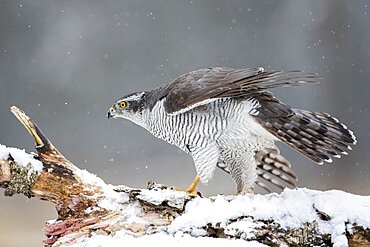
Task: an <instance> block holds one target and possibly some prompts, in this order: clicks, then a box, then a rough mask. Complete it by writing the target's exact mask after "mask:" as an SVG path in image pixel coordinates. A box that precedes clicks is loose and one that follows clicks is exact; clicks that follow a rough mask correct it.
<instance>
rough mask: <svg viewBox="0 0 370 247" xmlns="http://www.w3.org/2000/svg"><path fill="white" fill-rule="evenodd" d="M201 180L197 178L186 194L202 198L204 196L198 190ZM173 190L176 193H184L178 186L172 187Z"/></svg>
mask: <svg viewBox="0 0 370 247" xmlns="http://www.w3.org/2000/svg"><path fill="white" fill-rule="evenodd" d="M199 180H200V178H199V177H198V176H196V177H195V179H194V181H193V183H192V184H191V185H190V186H189V187H188V188H187V189H186V190H185V192H186V193H188V194H189V195H190V196H202V194H201V193H200V192H199V191H197V190H196V188H197V185H198V183H199ZM172 189H173V190H176V191H183V190H181V189H179V188H177V187H176V186H172Z"/></svg>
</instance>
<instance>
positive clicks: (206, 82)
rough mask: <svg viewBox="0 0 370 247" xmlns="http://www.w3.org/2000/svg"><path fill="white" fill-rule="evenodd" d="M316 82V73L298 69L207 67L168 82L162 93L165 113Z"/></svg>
mask: <svg viewBox="0 0 370 247" xmlns="http://www.w3.org/2000/svg"><path fill="white" fill-rule="evenodd" d="M315 82H318V78H317V76H316V74H313V73H304V72H302V71H289V72H281V71H264V70H263V68H246V69H232V68H220V67H216V68H208V69H200V70H197V71H193V72H190V73H188V74H185V75H182V76H180V77H178V78H177V79H175V80H174V81H173V82H171V84H170V86H169V88H168V93H167V95H166V102H165V103H164V106H165V109H166V111H167V112H168V113H176V112H182V111H184V110H185V111H186V110H189V109H192V108H193V107H195V106H197V105H199V104H202V102H205V103H206V102H208V101H207V100H212V99H218V98H235V97H250V96H254V95H257V94H259V93H261V92H263V91H264V90H266V89H271V88H276V87H288V86H297V85H300V84H302V83H315Z"/></svg>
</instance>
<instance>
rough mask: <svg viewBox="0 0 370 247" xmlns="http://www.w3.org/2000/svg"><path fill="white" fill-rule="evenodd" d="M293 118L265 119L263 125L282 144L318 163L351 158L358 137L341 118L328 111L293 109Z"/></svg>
mask: <svg viewBox="0 0 370 247" xmlns="http://www.w3.org/2000/svg"><path fill="white" fill-rule="evenodd" d="M293 113H294V114H292V115H291V116H289V117H280V118H279V117H278V118H273V119H265V120H264V121H265V122H263V123H262V124H263V126H264V127H265V128H266V129H267V130H268V131H269V132H270V133H272V134H273V135H275V136H276V137H277V138H279V139H280V140H281V141H282V142H284V143H286V144H287V145H289V146H290V147H292V148H294V149H295V150H297V151H298V152H301V153H302V154H304V155H305V156H307V157H308V158H310V159H311V160H313V161H314V162H316V163H318V164H323V162H324V161H326V162H329V163H330V162H332V159H331V157H336V158H340V157H341V154H344V155H347V152H346V150H351V149H352V148H351V145H355V144H356V142H357V141H356V137H355V136H354V134H353V132H352V131H350V130H349V129H348V128H347V127H346V126H345V125H344V124H342V123H340V122H339V121H338V119H336V118H333V117H331V116H330V115H329V114H327V113H324V112H309V111H305V110H300V109H293Z"/></svg>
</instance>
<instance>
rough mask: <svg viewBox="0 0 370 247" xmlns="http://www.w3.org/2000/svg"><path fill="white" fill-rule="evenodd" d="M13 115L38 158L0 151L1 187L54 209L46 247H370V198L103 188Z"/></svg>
mask: <svg viewBox="0 0 370 247" xmlns="http://www.w3.org/2000/svg"><path fill="white" fill-rule="evenodd" d="M11 110H12V112H13V113H14V114H15V116H16V117H17V118H18V119H19V120H20V121H21V122H22V124H23V125H24V126H25V127H26V129H27V130H28V131H29V133H30V134H31V135H32V136H33V138H34V139H35V142H36V150H37V154H28V153H26V152H24V151H23V150H20V149H17V148H9V147H6V146H3V145H0V186H1V187H3V188H5V195H7V196H12V195H15V194H24V195H26V196H28V197H38V198H40V199H43V200H46V201H49V202H51V203H53V204H54V205H55V208H56V210H57V213H58V218H57V219H56V220H53V221H49V222H47V223H46V227H45V229H44V231H45V234H46V236H47V239H46V240H45V241H44V243H45V245H47V246H123V244H125V245H128V246H130V244H142V245H143V244H147V245H150V246H157V245H158V246H159V245H161V246H163V245H167V246H169V245H171V246H172V245H176V246H178V245H180V246H185V244H186V245H187V246H188V245H189V244H196V245H201V244H217V243H219V244H225V245H226V244H227V245H229V246H245V245H246V244H247V246H263V245H269V246H331V245H333V244H334V245H336V246H346V245H350V246H357V245H369V244H370V229H369V228H370V196H358V195H353V194H349V193H345V192H342V191H326V192H321V191H314V190H309V189H295V190H291V189H286V190H285V191H284V192H282V193H281V194H277V193H272V194H267V195H244V196H225V195H217V196H214V197H210V198H202V197H192V196H189V195H188V194H186V193H185V192H181V191H175V190H173V189H171V188H167V187H166V186H164V185H160V184H156V183H148V186H147V188H145V189H136V188H130V187H127V186H113V185H109V184H106V183H105V182H104V181H102V180H101V179H100V178H98V177H97V176H95V175H93V174H91V173H89V172H87V171H85V170H81V169H79V168H78V167H76V166H74V165H73V164H72V163H71V162H70V161H68V160H67V159H66V158H64V157H63V155H62V154H60V153H59V152H58V150H57V149H56V148H55V147H54V146H53V145H52V144H51V143H50V141H49V140H48V139H47V138H46V137H45V136H44V135H43V134H42V132H41V131H40V130H39V128H38V127H37V126H36V125H35V124H34V123H33V122H32V121H31V119H30V118H29V117H28V116H27V115H25V114H24V112H22V111H21V110H20V109H19V108H16V107H12V109H11Z"/></svg>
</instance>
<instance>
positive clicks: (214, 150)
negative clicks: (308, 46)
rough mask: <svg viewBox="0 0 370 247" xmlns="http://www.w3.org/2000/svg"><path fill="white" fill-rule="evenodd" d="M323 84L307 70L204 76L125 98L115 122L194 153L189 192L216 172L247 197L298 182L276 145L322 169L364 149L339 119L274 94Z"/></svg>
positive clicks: (114, 110) (217, 71)
mask: <svg viewBox="0 0 370 247" xmlns="http://www.w3.org/2000/svg"><path fill="white" fill-rule="evenodd" d="M316 82H318V78H317V75H316V74H313V73H304V72H302V71H288V72H281V71H264V69H263V68H246V69H233V68H224V67H223V68H221V67H215V68H206V69H200V70H197V71H193V72H190V73H187V74H184V75H181V76H180V77H178V78H176V79H175V80H173V81H172V82H170V83H169V84H166V85H162V86H160V87H158V88H155V89H153V90H150V91H145V92H137V93H132V94H129V95H127V96H125V97H123V98H121V99H119V100H118V101H116V102H115V103H114V104H113V106H112V107H111V108H110V109H109V111H108V118H111V117H114V118H118V117H121V118H125V119H129V120H131V121H132V122H134V123H136V124H138V125H140V126H142V127H143V128H145V129H147V130H148V131H149V132H150V133H152V134H153V135H154V136H156V137H158V138H160V139H163V140H165V141H167V142H168V143H171V144H173V145H175V146H177V147H179V148H180V149H182V150H183V151H185V152H186V153H188V154H190V155H191V156H192V158H193V160H194V164H195V168H196V172H197V177H196V179H195V180H194V183H193V184H192V186H190V187H189V189H188V190H187V191H188V192H189V193H192V192H194V191H195V187H196V185H197V183H198V181H199V179H200V181H201V182H203V183H207V182H208V181H209V180H210V178H212V175H213V172H214V170H215V169H216V167H219V168H221V169H222V170H224V171H226V172H228V173H230V175H231V177H232V179H233V180H234V181H235V183H236V185H237V192H238V193H239V194H244V193H249V192H253V186H254V184H255V183H256V184H257V185H259V186H261V187H262V188H264V189H266V190H268V191H269V186H270V185H271V184H273V185H275V186H277V187H279V188H283V187H284V184H286V185H288V184H290V185H292V186H296V182H297V176H296V174H295V173H294V171H293V170H292V169H291V165H290V163H289V161H288V160H286V159H285V158H284V157H283V156H282V155H280V154H279V150H278V148H277V147H276V146H275V144H274V142H275V141H281V142H283V143H285V144H287V145H288V146H290V147H292V148H293V149H295V150H297V151H298V152H300V153H302V154H303V155H305V156H306V157H308V158H309V159H311V160H312V161H314V162H315V163H317V164H323V162H324V161H326V162H332V159H331V157H336V158H340V156H341V155H342V154H347V152H346V150H351V146H350V145H353V144H356V138H355V136H354V135H353V133H352V132H351V131H350V130H349V129H347V127H346V126H345V125H343V124H342V123H340V122H339V121H338V120H337V119H336V118H334V117H331V116H330V115H329V114H327V113H324V112H310V111H306V110H300V109H294V108H291V107H290V106H288V105H286V104H284V103H282V102H281V101H279V100H278V99H277V98H275V97H274V96H273V95H272V93H270V92H269V91H268V89H272V88H277V87H291V86H298V85H301V84H304V83H316ZM266 182H267V183H266Z"/></svg>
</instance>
